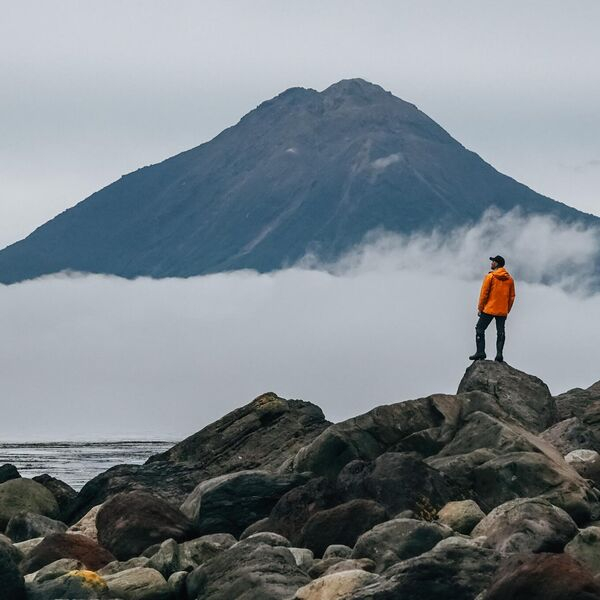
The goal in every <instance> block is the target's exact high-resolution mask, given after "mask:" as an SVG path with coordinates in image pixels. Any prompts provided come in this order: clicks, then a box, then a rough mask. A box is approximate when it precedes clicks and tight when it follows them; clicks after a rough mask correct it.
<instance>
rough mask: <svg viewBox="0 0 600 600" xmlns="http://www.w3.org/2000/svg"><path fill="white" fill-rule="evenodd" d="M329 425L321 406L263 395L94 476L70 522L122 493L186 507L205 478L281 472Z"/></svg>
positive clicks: (73, 507) (73, 504) (77, 500)
mask: <svg viewBox="0 0 600 600" xmlns="http://www.w3.org/2000/svg"><path fill="white" fill-rule="evenodd" d="M328 425H329V423H328V421H326V420H325V417H324V416H323V412H322V411H321V409H320V408H319V407H317V406H315V405H314V404H311V403H309V402H303V401H301V400H285V399H283V398H279V397H278V396H276V395H275V394H272V393H269V394H263V395H262V396H259V397H258V398H256V399H255V400H253V401H252V402H250V403H249V404H247V405H246V406H243V407H241V408H239V409H237V410H235V411H233V412H231V413H229V414H228V415H226V416H225V417H223V418H222V419H220V420H219V421H217V422H216V423H214V424H212V425H209V426H207V427H205V428H204V429H202V430H201V431H199V432H198V433H196V434H194V435H192V436H190V437H189V438H187V439H186V440H184V441H183V442H181V443H180V444H177V445H175V446H174V447H173V448H171V449H170V450H168V451H167V452H165V453H162V454H157V455H154V456H153V457H151V458H150V459H149V460H148V463H147V464H145V465H119V466H116V467H113V468H112V469H109V470H108V471H106V472H104V473H101V474H100V475H98V476H97V477H95V478H94V479H92V480H91V481H89V482H88V483H87V484H86V485H85V486H84V487H83V488H82V490H81V491H80V493H79V495H78V496H77V498H76V499H75V501H73V503H72V505H71V509H70V511H69V516H68V522H69V523H74V522H75V521H78V520H79V519H81V518H82V517H83V516H84V515H85V514H86V513H87V512H88V511H89V510H90V509H91V508H93V507H94V506H96V505H98V504H101V503H103V502H104V501H106V500H107V499H108V498H110V497H111V496H114V495H116V494H118V493H121V492H130V491H137V490H139V491H147V492H149V493H152V494H154V495H157V496H160V497H161V498H163V499H164V500H166V501H167V502H169V503H170V504H172V505H173V506H180V505H181V504H182V503H183V502H184V501H185V499H186V498H187V496H189V494H191V493H192V491H193V490H194V488H196V486H197V485H198V484H199V483H200V482H202V481H205V480H208V479H211V478H214V477H218V476H221V475H226V474H228V473H234V472H238V471H242V470H250V469H252V470H254V469H258V470H268V471H275V470H277V469H279V468H280V467H282V465H283V464H284V463H285V462H286V461H289V460H291V458H292V457H293V456H294V454H295V453H296V451H297V450H298V449H299V448H300V447H301V446H303V445H304V444H307V443H308V442H310V441H311V440H312V439H313V438H314V437H316V436H317V435H318V434H319V433H320V432H321V431H323V430H324V429H325V428H326V427H327V426H328Z"/></svg>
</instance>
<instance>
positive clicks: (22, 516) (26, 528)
mask: <svg viewBox="0 0 600 600" xmlns="http://www.w3.org/2000/svg"><path fill="white" fill-rule="evenodd" d="M66 530H67V526H66V525H65V524H64V523H62V522H61V521H55V520H54V519H50V518H49V517H44V516H43V515H36V514H35V513H31V512H20V513H17V514H16V515H14V516H13V517H11V519H10V521H9V522H8V525H7V526H6V535H7V536H8V537H9V538H10V539H11V540H12V541H13V542H24V541H25V540H31V539H33V538H38V537H45V536H47V535H50V534H51V533H64V532H65V531H66Z"/></svg>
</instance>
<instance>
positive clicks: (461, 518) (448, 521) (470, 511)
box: [437, 500, 485, 535]
mask: <svg viewBox="0 0 600 600" xmlns="http://www.w3.org/2000/svg"><path fill="white" fill-rule="evenodd" d="M483 517H485V513H484V512H483V511H482V510H481V508H479V506H478V504H477V502H475V501H474V500H457V501H455V502H448V504H446V505H444V506H443V507H442V509H441V510H440V511H439V512H438V515H437V518H438V522H440V523H441V524H442V525H446V526H448V527H450V528H451V529H453V530H454V531H458V532H459V533H464V534H466V535H468V534H469V533H471V531H473V528H474V527H475V525H477V523H479V521H481V519H483Z"/></svg>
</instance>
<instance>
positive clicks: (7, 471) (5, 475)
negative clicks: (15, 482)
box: [0, 463, 21, 483]
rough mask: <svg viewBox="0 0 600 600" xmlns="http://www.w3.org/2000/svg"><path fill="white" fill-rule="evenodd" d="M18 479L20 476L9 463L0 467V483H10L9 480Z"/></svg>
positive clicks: (15, 468)
mask: <svg viewBox="0 0 600 600" xmlns="http://www.w3.org/2000/svg"><path fill="white" fill-rule="evenodd" d="M19 477H21V475H20V473H19V471H18V470H17V467H15V465H11V464H9V463H6V464H4V465H0V483H4V482H5V481H10V480H11V479H18V478H19Z"/></svg>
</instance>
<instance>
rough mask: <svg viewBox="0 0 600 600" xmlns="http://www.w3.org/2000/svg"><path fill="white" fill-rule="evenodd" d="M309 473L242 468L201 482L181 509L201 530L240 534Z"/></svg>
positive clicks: (265, 513)
mask: <svg viewBox="0 0 600 600" xmlns="http://www.w3.org/2000/svg"><path fill="white" fill-rule="evenodd" d="M307 480H308V476H307V475H306V474H300V473H291V474H280V473H270V472H268V471H241V472H239V473H230V474H228V475H222V476H221V477H215V478H213V479H209V480H207V481H204V482H202V483H201V484H199V485H198V486H197V487H196V488H195V489H194V491H193V492H192V493H191V494H190V495H189V496H188V497H187V498H186V500H185V502H184V503H183V504H182V505H181V512H182V513H183V514H184V515H186V516H187V517H188V518H189V519H190V520H191V521H192V522H193V523H194V524H195V526H196V528H197V530H198V533H200V534H208V533H231V534H232V535H234V536H239V535H240V534H241V533H242V532H243V531H244V530H245V529H246V528H247V527H248V526H249V525H251V524H252V523H254V522H255V521H257V520H259V519H261V518H263V517H266V516H267V515H268V514H269V512H270V511H271V509H272V508H273V507H274V506H275V503H276V502H277V501H278V500H279V498H281V496H283V494H285V492H287V491H289V490H290V489H292V488H294V487H296V486H299V485H301V484H303V483H305V482H306V481H307Z"/></svg>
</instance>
